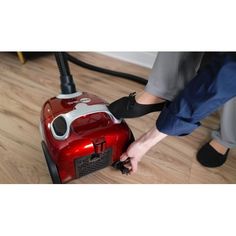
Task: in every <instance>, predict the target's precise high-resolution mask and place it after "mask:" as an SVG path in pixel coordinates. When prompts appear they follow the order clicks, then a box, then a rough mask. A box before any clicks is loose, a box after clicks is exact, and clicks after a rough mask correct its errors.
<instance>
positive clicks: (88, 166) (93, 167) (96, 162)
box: [75, 148, 112, 178]
mask: <svg viewBox="0 0 236 236" xmlns="http://www.w3.org/2000/svg"><path fill="white" fill-rule="evenodd" d="M111 163H112V149H111V148H110V149H107V150H106V151H105V152H104V153H102V154H96V153H94V154H92V155H91V156H85V157H81V158H78V159H76V160H75V169H76V176H77V178H80V177H82V176H85V175H87V174H90V173H92V172H94V171H97V170H100V169H103V168H105V167H107V166H109V165H111Z"/></svg>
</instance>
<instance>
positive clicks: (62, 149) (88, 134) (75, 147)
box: [40, 52, 134, 184]
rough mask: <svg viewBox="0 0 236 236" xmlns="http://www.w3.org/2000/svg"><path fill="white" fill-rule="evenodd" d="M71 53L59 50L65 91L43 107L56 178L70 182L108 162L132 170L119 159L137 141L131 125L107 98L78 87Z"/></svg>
mask: <svg viewBox="0 0 236 236" xmlns="http://www.w3.org/2000/svg"><path fill="white" fill-rule="evenodd" d="M68 55H69V54H67V53H63V52H58V53H55V58H56V62H57V65H58V68H59V72H60V81H61V94H59V95H58V96H56V97H53V98H51V99H49V100H48V101H46V103H45V104H44V106H43V108H42V111H41V119H40V132H41V135H42V149H43V152H44V156H45V159H46V162H47V166H48V170H49V173H50V175H51V178H52V182H53V183H55V184H59V183H67V182H69V181H71V180H73V179H76V178H80V177H82V176H85V175H87V174H89V173H92V172H94V171H98V170H100V169H102V168H105V167H108V166H113V167H114V168H116V169H119V170H120V171H121V172H122V173H123V174H128V173H129V169H128V168H126V167H125V163H123V162H120V160H119V159H120V156H121V154H122V153H123V152H124V151H125V150H126V149H127V147H128V146H129V145H130V143H132V142H133V141H134V136H133V134H132V132H131V130H130V128H129V127H128V125H127V124H126V122H125V121H124V120H118V119H116V118H115V117H114V116H113V115H112V114H111V112H110V111H109V110H108V108H107V105H108V103H107V102H106V101H104V100H103V99H101V98H99V97H97V96H95V95H93V94H89V93H87V92H80V91H76V87H75V84H74V81H73V78H72V75H71V73H70V69H69V65H68Z"/></svg>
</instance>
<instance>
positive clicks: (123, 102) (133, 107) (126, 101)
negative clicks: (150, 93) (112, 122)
mask: <svg viewBox="0 0 236 236" xmlns="http://www.w3.org/2000/svg"><path fill="white" fill-rule="evenodd" d="M135 95H136V93H135V92H134V93H131V94H130V95H129V96H128V97H122V98H120V99H118V100H116V101H114V102H112V103H111V104H110V105H109V106H108V109H109V110H110V112H111V113H112V114H113V115H114V116H115V117H116V118H117V119H122V118H136V117H140V116H143V115H146V114H148V113H151V112H155V111H161V110H162V109H163V108H164V106H165V104H166V102H162V103H156V104H150V105H146V104H139V103H137V102H136V101H135Z"/></svg>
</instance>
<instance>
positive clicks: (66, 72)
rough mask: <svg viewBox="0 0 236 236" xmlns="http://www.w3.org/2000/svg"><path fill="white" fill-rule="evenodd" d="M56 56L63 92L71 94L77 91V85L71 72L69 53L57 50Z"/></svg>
mask: <svg viewBox="0 0 236 236" xmlns="http://www.w3.org/2000/svg"><path fill="white" fill-rule="evenodd" d="M55 58H56V62H57V67H58V69H59V72H60V80H61V93H62V94H71V93H75V92H76V87H75V84H74V81H73V78H72V75H71V73H70V68H69V65H68V59H67V54H65V52H56V53H55Z"/></svg>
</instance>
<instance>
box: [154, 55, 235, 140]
mask: <svg viewBox="0 0 236 236" xmlns="http://www.w3.org/2000/svg"><path fill="white" fill-rule="evenodd" d="M235 96H236V55H235V53H217V54H215V56H214V57H213V58H212V59H211V61H210V62H209V63H208V64H207V65H206V66H205V67H203V68H201V69H200V70H199V71H198V73H197V75H196V76H195V77H194V78H193V79H192V80H191V81H190V82H189V83H188V84H187V86H186V87H185V88H184V90H183V91H181V92H180V93H179V95H178V96H177V97H176V98H175V99H174V100H173V101H172V102H171V103H169V104H168V105H167V106H166V107H165V108H164V109H163V111H162V112H161V114H160V116H159V117H158V119H157V122H156V126H157V129H158V130H159V131H161V132H163V133H165V134H168V135H174V136H179V135H186V134H189V133H191V132H192V131H193V130H194V129H196V128H197V127H198V126H199V125H200V121H201V120H202V119H204V118H205V117H207V116H208V115H210V114H211V113H212V112H214V111H216V110H217V109H218V108H219V107H220V106H222V105H223V104H224V103H225V102H227V101H228V100H230V99H231V98H233V97H235Z"/></svg>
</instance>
